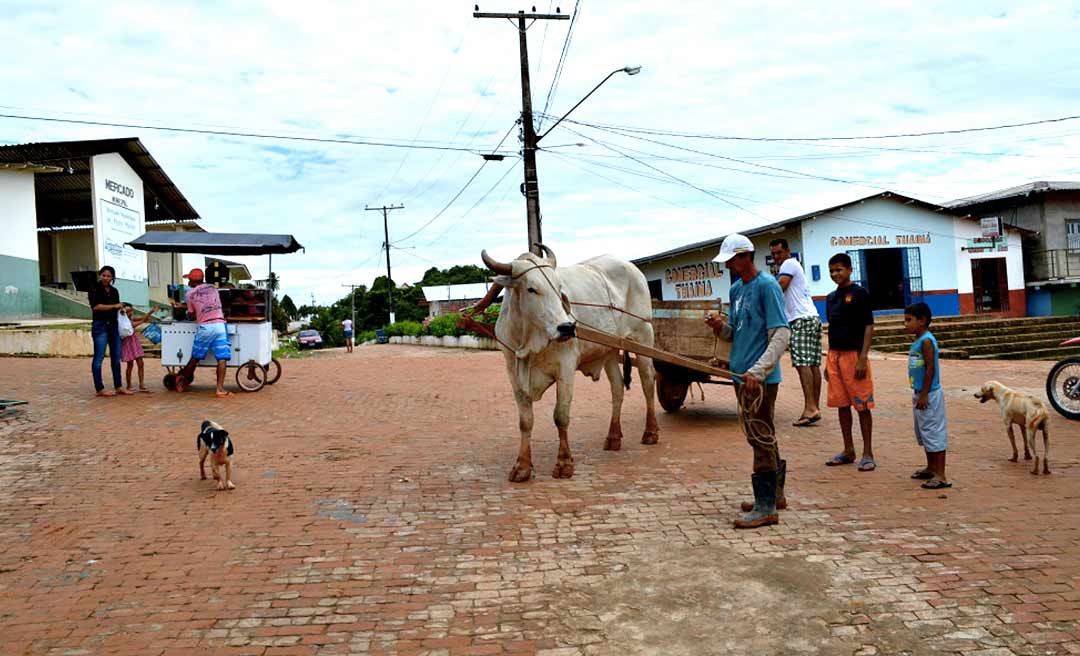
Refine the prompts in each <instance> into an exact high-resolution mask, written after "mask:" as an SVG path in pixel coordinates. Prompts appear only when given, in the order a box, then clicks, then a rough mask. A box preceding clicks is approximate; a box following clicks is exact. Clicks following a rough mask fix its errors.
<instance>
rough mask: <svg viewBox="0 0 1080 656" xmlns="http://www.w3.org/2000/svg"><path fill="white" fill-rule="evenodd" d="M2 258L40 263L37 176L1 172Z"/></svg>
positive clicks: (0, 241)
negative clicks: (35, 202) (36, 193)
mask: <svg viewBox="0 0 1080 656" xmlns="http://www.w3.org/2000/svg"><path fill="white" fill-rule="evenodd" d="M0 234H2V235H3V239H0V255H7V256H9V257H18V258H22V259H24V260H34V261H37V259H38V242H37V209H36V207H35V205H34V174H33V173H26V172H23V171H0Z"/></svg>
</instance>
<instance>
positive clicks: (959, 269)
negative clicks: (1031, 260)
mask: <svg viewBox="0 0 1080 656" xmlns="http://www.w3.org/2000/svg"><path fill="white" fill-rule="evenodd" d="M1006 233H1007V235H1006V240H1007V241H1005V244H1004V248H1005V249H1006V250H1004V251H1002V250H1001V248H1002V247H1001V246H999V247H998V250H996V251H986V252H983V253H972V252H969V251H967V250H963V251H960V252H959V253H958V254H957V257H956V278H957V283H958V284H957V290H958V291H959V293H961V294H971V293H973V292H974V287H973V281H972V277H971V261H972V260H981V259H989V258H995V257H1004V258H1005V267H1006V269H1005V270H1006V274H1007V276H1008V279H1009V289H1024V256H1023V250H1022V246H1021V241H1022V239H1021V235H1020V233H1019V232H1018V231H1016V230H1009V229H1006ZM956 235H957V237H959V238H961V239H963V240H964V241H963V242H961V243H960V244H959V245H960V246H977V245H978V244H973V243H971V242H970V240H971V239H974V238H976V237H981V236H982V227H981V226H980V225H979V224H978V223H976V222H974V221H970V220H967V219H956ZM1003 241H1004V240H1003Z"/></svg>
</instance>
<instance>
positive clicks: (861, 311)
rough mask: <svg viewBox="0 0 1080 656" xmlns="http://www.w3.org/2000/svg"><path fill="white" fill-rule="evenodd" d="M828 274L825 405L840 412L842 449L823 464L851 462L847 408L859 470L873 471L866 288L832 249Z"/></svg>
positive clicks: (870, 333) (841, 255)
mask: <svg viewBox="0 0 1080 656" xmlns="http://www.w3.org/2000/svg"><path fill="white" fill-rule="evenodd" d="M829 277H830V278H832V279H833V282H835V283H836V291H834V292H832V293H831V294H829V297H828V300H827V301H826V305H827V308H828V317H829V357H828V361H827V363H826V366H825V380H827V381H828V382H829V407H830V408H836V409H837V413H838V414H839V416H840V431H841V432H842V433H843V435H844V450H843V451H841V452H840V453H838V454H836V455H835V456H833V457H832V458H830V459H829V460H828V462H826V463H825V464H826V465H828V466H830V467H835V466H837V465H848V464H851V463H853V462H855V442H854V441H853V440H852V437H851V425H852V417H851V408H852V406H854V407H855V411H856V412H858V413H859V430H860V431H861V432H862V439H863V451H862V457H860V458H859V471H874V469H876V468H877V463H875V462H874V449H873V446H872V444H871V435H872V434H873V431H874V420H873V417H872V416H871V415H870V409H871V408H873V407H874V381H873V378H871V376H870V360H869V357H868V356H869V354H870V342H871V341H872V340H873V337H874V312H873V309H872V308H871V305H870V293H869V292H867V291H866V290H865V289H863V288H862V287H860V286H859V285H856V284H855V283H853V282H851V258H850V257H848V255H847V253H837V254H836V255H833V256H832V257H831V258H829Z"/></svg>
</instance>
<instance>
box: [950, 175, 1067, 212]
mask: <svg viewBox="0 0 1080 656" xmlns="http://www.w3.org/2000/svg"><path fill="white" fill-rule="evenodd" d="M1051 191H1080V182H1072V181H1062V182H1045V181H1039V182H1029V183H1027V184H1022V185H1019V186H1016V187H1009V188H1008V189H999V190H997V191H991V192H990V193H988V194H980V195H978V196H969V197H967V198H959V199H957V200H953V201H949V202H948V203H945V206H946V207H950V208H954V209H960V208H964V207H971V206H973V205H982V204H984V203H992V202H994V201H998V200H1005V199H1008V198H1020V197H1023V196H1030V195H1032V194H1044V193H1047V192H1051Z"/></svg>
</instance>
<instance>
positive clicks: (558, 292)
mask: <svg viewBox="0 0 1080 656" xmlns="http://www.w3.org/2000/svg"><path fill="white" fill-rule="evenodd" d="M540 248H541V249H542V250H543V252H544V254H545V257H540V256H538V255H535V254H533V253H525V254H523V255H520V256H519V257H518V258H517V259H515V260H514V261H513V262H509V263H504V262H498V261H496V260H494V259H492V258H491V257H490V256H488V254H487V251H483V252H482V253H481V258H482V259H483V260H484V264H486V265H487V266H488V267H489V268H490V269H491V270H492V271H494V272H495V273H497V274H499V275H498V277H496V278H495V283H496V284H495V286H493V288H492V292H491V293H489V294H488V298H487V299H485V302H490V299H493V298H494V297H495V296H496V295H497V294H498V292H499V290H500V288H505V290H506V293H505V295H504V298H503V304H502V309H501V310H500V311H499V319H498V321H497V322H496V324H495V335H496V337H497V339H498V341H499V342H500V344H501V345H502V351H503V355H504V356H505V358H506V371H507V374H508V375H509V377H510V384H511V386H512V387H513V390H514V399H515V401H516V403H517V407H518V426H519V428H520V430H521V448H520V451H519V452H518V457H517V463H516V464H515V465H514V468H513V469H511V470H510V480H511V481H515V482H521V481H527V480H529V479H530V478H532V450H531V448H530V443H529V441H530V439H531V437H532V428H533V403H534V402H536V401H539V400H540V399H541V398H542V397H543V395H544V392H545V391H546V390H547V389H548V388H549V387H551V385H552V384H553V383H554V384H555V393H556V396H557V398H556V403H555V426H556V427H557V428H558V431H559V455H558V460H557V461H556V464H555V469H554V471H553V472H552V474H551V475H552V476H553V477H555V478H570V477H571V476H573V475H574V458H573V456H571V454H570V442H569V437H568V432H567V431H568V429H569V426H570V403H571V400H572V399H573V395H574V375H575V372H576V371H581V372H582V373H584V374H585V375H586V376H589V377H590V378H592V379H593V380H594V381H596V380H600V374H601V372H603V373H604V374H606V375H607V378H608V382H609V383H610V384H611V424H610V426H609V428H608V435H607V439H606V440H605V441H604V449H606V450H610V451H618V450H619V449H620V448H621V446H622V426H621V423H620V414H621V411H622V401H623V387H624V386H625V388H626V389H629V388H630V355H629V354H628V353H624V354H623V356H622V358H620V353H619V351H618V349H615V348H611V347H609V346H603V345H600V344H596V343H592V342H587V341H584V340H580V339H572V337H573V336H574V327H575V325H576V324H577V323H580V324H581V325H583V326H588V327H590V328H594V329H597V330H601V331H604V332H606V333H610V334H612V335H618V336H620V337H626V338H629V339H633V340H635V341H637V342H641V343H643V344H647V345H650V346H651V345H652V344H653V328H652V324H651V323H650V321H651V317H652V306H651V301H650V299H649V287H648V284H647V283H646V282H645V276H644V275H642V273H641V272H640V271H639V270H638V269H637V268H636V267H634V266H633V265H631V264H630V263H629V262H624V261H622V260H618V259H616V258H613V257H611V256H608V255H601V256H599V257H594V258H591V259H588V260H585V261H584V262H582V263H580V264H576V265H574V266H568V267H561V268H560V267H556V260H555V253H554V252H552V251H551V249H550V248H547V247H546V246H542V245H540ZM482 303H484V302H482ZM636 360H637V367H638V376H639V378H640V379H641V386H642V391H643V392H644V393H645V408H646V410H645V413H646V414H645V429H644V432H643V434H642V437H641V443H642V444H656V442H657V441H658V440H659V436H660V434H659V431H658V428H657V423H656V413H655V410H654V407H653V406H654V397H655V386H654V376H655V374H654V372H653V364H652V360H651V359H650V358H647V357H641V356H638V357H637V358H636ZM620 363H623V364H624V370H623V371H620V367H619V365H620Z"/></svg>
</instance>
